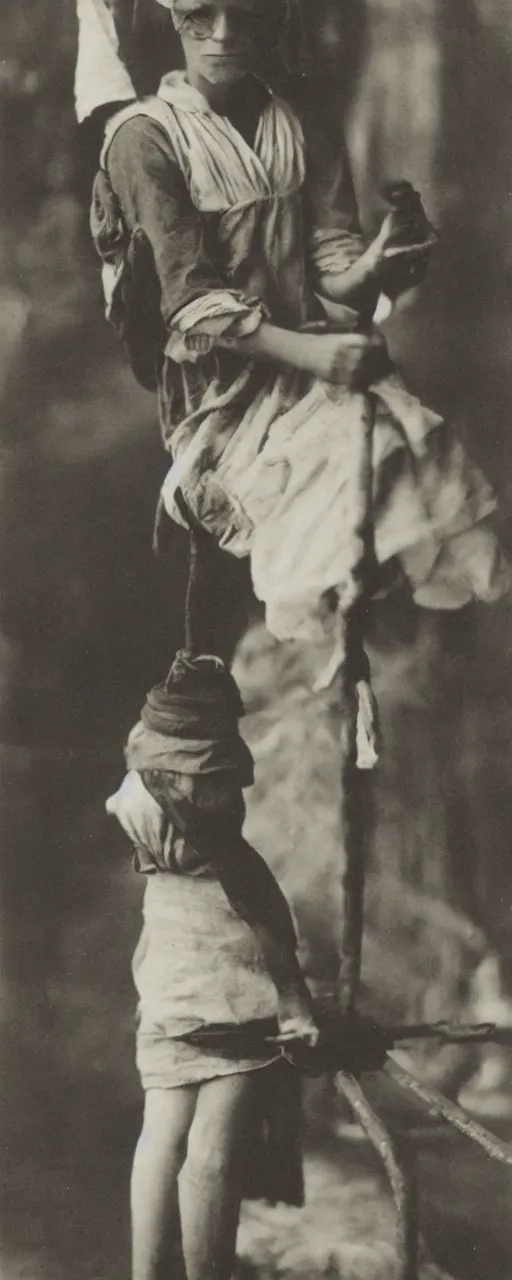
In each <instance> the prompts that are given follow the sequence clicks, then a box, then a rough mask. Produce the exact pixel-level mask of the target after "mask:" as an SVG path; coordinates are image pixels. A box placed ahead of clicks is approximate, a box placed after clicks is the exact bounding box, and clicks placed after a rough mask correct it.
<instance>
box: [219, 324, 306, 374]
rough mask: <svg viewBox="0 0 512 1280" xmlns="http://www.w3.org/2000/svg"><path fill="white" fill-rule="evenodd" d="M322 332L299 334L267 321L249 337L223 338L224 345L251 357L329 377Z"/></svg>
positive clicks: (221, 345) (222, 344) (222, 343)
mask: <svg viewBox="0 0 512 1280" xmlns="http://www.w3.org/2000/svg"><path fill="white" fill-rule="evenodd" d="M321 341H322V340H321V338H319V335H318V334H311V333H295V332H293V330H291V329H280V328H278V327H277V326H276V325H274V324H270V323H269V322H268V321H266V320H264V321H263V323H262V324H260V326H259V328H258V329H256V331H255V333H252V334H250V335H249V337H247V338H221V339H220V341H219V346H220V347H225V348H226V349H227V350H229V351H236V352H237V353H238V354H239V355H241V356H246V358H247V359H248V360H263V361H265V362H268V363H270V364H280V365H286V366H287V367H288V368H292V369H297V370H299V371H300V372H302V373H311V374H313V375H314V376H316V377H319V378H327V377H328V367H327V362H326V360H325V358H324V353H323V350H322V346H321Z"/></svg>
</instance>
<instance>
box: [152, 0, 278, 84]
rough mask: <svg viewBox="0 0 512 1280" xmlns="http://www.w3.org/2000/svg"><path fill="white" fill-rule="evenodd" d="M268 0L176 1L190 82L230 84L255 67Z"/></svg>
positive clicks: (175, 15)
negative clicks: (203, 81)
mask: <svg viewBox="0 0 512 1280" xmlns="http://www.w3.org/2000/svg"><path fill="white" fill-rule="evenodd" d="M267 11H268V17H269V18H270V5H268V4H265V0H175V3H174V4H173V7H172V16H173V21H174V25H175V27H176V29H177V31H178V33H179V36H180V40H181V43H182V46H183V53H184V55H185V62H186V66H187V72H188V77H189V80H190V81H191V83H193V82H194V81H196V82H197V81H199V82H200V81H201V80H206V81H207V82H208V83H209V84H212V85H227V84H230V83H233V82H235V81H236V80H241V79H242V78H243V77H244V76H246V75H249V74H250V73H251V72H253V71H255V70H256V67H257V64H258V61H259V58H260V54H261V49H262V43H263V39H262V34H263V31H264V14H266V13H267Z"/></svg>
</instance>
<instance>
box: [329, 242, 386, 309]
mask: <svg viewBox="0 0 512 1280" xmlns="http://www.w3.org/2000/svg"><path fill="white" fill-rule="evenodd" d="M321 292H322V295H323V296H325V297H326V298H329V300H330V301H331V302H339V303H346V304H348V305H349V306H350V305H355V306H356V307H357V308H359V307H360V306H363V307H364V308H365V309H366V307H367V306H368V305H369V303H370V302H371V300H372V298H373V299H374V300H376V298H377V295H378V293H379V280H378V271H377V264H376V261H375V254H374V253H373V251H372V247H371V246H369V247H368V249H365V251H364V253H362V254H361V256H360V257H359V258H356V261H355V262H352V263H351V265H350V266H349V267H346V269H345V270H344V271H340V272H339V273H338V274H334V273H333V274H332V275H325V276H324V277H323V279H322V289H321Z"/></svg>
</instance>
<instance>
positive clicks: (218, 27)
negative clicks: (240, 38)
mask: <svg viewBox="0 0 512 1280" xmlns="http://www.w3.org/2000/svg"><path fill="white" fill-rule="evenodd" d="M212 36H213V38H214V40H218V41H219V42H221V43H222V44H226V43H227V41H229V40H231V39H232V38H233V31H232V24H231V22H230V19H229V14H227V13H226V12H225V11H223V10H221V11H220V12H217V13H216V14H215V21H214V24H213V30H212Z"/></svg>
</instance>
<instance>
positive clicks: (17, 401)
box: [0, 0, 512, 1280]
mask: <svg viewBox="0 0 512 1280" xmlns="http://www.w3.org/2000/svg"><path fill="white" fill-rule="evenodd" d="M314 8H315V17H316V18H317V19H318V25H317V36H316V58H317V61H318V66H319V67H320V69H321V79H322V82H323V85H324V89H325V88H326V87H327V88H326V92H327V93H328V97H329V102H330V105H331V106H333V107H334V109H335V111H336V112H339V114H340V115H343V116H344V119H345V126H346V131H347V138H348V142H349V147H350V151H351V155H352V160H353V166H354V174H355V181H356V187H357V191H358V195H359V198H360V202H361V210H362V215H363V221H364V223H365V225H366V227H367V228H368V230H369V231H370V230H371V229H372V228H373V227H374V225H375V220H376V218H377V217H378V211H379V202H378V192H379V187H380V185H381V183H382V182H383V181H384V180H386V179H390V178H395V177H407V178H410V179H411V180H412V181H413V182H414V183H415V184H416V185H417V186H418V187H419V189H420V190H421V192H422V194H423V198H424V202H425V205H426V207H427V210H428V213H429V215H430V217H431V219H432V221H433V222H434V223H435V224H436V226H437V227H438V228H439V231H440V244H439V248H438V250H437V253H436V255H435V258H434V260H433V263H432V266H431V268H430V272H429V274H428V277H427V280H426V283H425V284H424V286H423V288H422V290H421V292H419V293H417V294H414V295H410V296H409V297H408V298H407V299H406V300H405V302H403V303H402V304H401V305H400V307H399V308H398V309H397V311H396V313H395V314H394V316H393V318H392V319H391V320H390V321H388V323H387V326H386V331H387V336H388V339H389V342H390V346H391V350H392V353H393V355H394V356H395V358H396V359H397V361H398V363H399V365H400V367H401V369H402V371H403V372H404V374H405V376H406V378H407V380H408V383H409V385H410V386H411V388H412V389H413V390H414V391H416V392H418V393H419V394H420V395H421V396H422V397H423V398H424V399H425V400H426V401H427V403H429V404H430V405H432V407H434V408H435V409H437V410H440V411H441V412H442V413H444V414H446V415H449V416H450V418H451V419H452V420H453V422H454V424H455V426H456V428H457V430H458V431H459V432H460V433H461V435H462V436H463V437H464V438H465V439H466V441H467V443H468V444H469V446H470V448H471V450H472V452H473V453H474V455H475V456H476V457H477V459H478V460H479V461H480V462H481V463H482V464H483V465H484V467H485V469H486V471H487V473H488V474H489V476H490V478H491V479H492V480H493V482H494V483H495V485H496V487H497V490H498V493H499V497H500V501H501V510H502V527H503V535H504V538H505V539H506V540H507V541H508V542H509V543H510V541H511V533H512V527H511V518H512V476H511V475H510V470H512V465H511V464H512V437H511V431H510V423H511V418H512V194H511V193H512V11H511V9H510V5H509V2H508V0H337V2H336V0H322V4H319V5H315V7H314ZM0 47H1V61H0V111H1V116H0V150H1V173H2V180H1V187H0V265H1V271H0V401H1V433H2V435H1V439H2V444H1V455H0V460H1V481H0V483H1V512H0V524H1V532H2V538H1V548H2V549H1V553H0V554H1V562H0V563H1V588H0V595H1V630H0V645H1V669H0V690H1V708H2V732H1V742H0V759H1V798H0V803H1V810H2V819H1V831H2V835H1V844H2V850H1V855H2V856H1V862H0V878H1V911H2V975H1V981H2V988H1V1017H2V1028H3V1044H4V1047H3V1050H2V1116H1V1122H0V1123H1V1138H2V1148H3V1151H4V1159H3V1177H4V1184H3V1193H2V1194H3V1207H2V1211H1V1213H0V1218H1V1222H2V1228H1V1229H2V1237H3V1238H2V1249H3V1258H4V1261H3V1268H4V1269H3V1270H2V1275H4V1274H5V1277H6V1280H36V1277H37V1280H39V1278H42V1280H46V1278H47V1277H48V1280H61V1277H62V1280H63V1278H64V1277H66V1280H69V1278H70V1277H71V1278H72V1280H121V1278H122V1277H125V1276H126V1275H127V1274H128V1263H127V1256H128V1254H127V1207H126V1206H127V1182H128V1175H129V1162H130V1153H131V1148H132V1145H133V1141H134V1137H135V1134H136V1130H137V1123H138V1115H139V1109H140V1096H139V1089H138V1082H137V1079H136V1075H135V1070H134V1066H133V1018H134V994H133V990H132V986H131V977H130V955H131V951H132V949H133V946H134V944H135V941H136V937H137V931H138V928H139V914H140V902H141V885H140V882H139V881H138V880H137V878H136V877H135V876H134V874H133V873H132V871H131V868H130V859H129V854H128V851H127V849H126V846H125V844H124V842H123V840H122V838H121V836H120V835H118V833H117V832H116V831H115V830H114V829H113V828H112V827H111V826H110V825H109V822H108V820H107V818H106V816H105V812H104V799H105V797H106V796H107V795H108V794H109V791H110V790H111V789H112V785H113V784H115V783H116V781H117V780H118V779H119V777H120V776H121V771H122V755H121V747H122V742H123V739H124V736H125V734H126V731H127V729H128V728H129V726H130V724H131V723H132V721H133V719H134V717H135V715H136V714H137V711H138V708H139V705H140V702H141V698H142V696H143V694H144V693H145V691H146V688H147V687H149V685H150V684H152V683H153V682H154V680H155V678H160V677H161V675H162V673H163V672H164V670H165V668H166V665H168V662H169V659H170V656H171V655H172V650H173V647H174V646H175V645H176V644H177V643H179V642H180V639H181V621H180V613H181V605H182V599H183V586H184V574H185V570H186V544H185V543H184V541H183V540H182V539H181V537H180V536H179V535H177V540H176V542H175V544H174V549H173V550H172V552H171V554H170V557H169V558H167V559H165V560H164V561H160V562H159V561H156V560H155V559H154V557H153V555H152V551H151V534H152V522H153V513H154V507H155V499H156V495H157V491H158V486H159V481H160V479H161V478H162V477H163V474H164V473H165V469H166V459H165V456H164V454H163V452H162V449H161V446H160V442H159V435H158V428H157V422H156V410H155V403H154V400H153V398H152V397H151V396H150V395H149V394H147V393H145V392H143V391H142V390H141V389H140V388H138V387H137V385H136V383H135V382H134V380H133V377H132V375H131V373H130V371H129V369H128V367H127V365H126V363H125V360H124V357H123V354H122V352H121V351H120V349H119V347H118V345H117V341H116V339H115V337H114V336H113V335H112V334H111V333H110V332H109V330H108V328H107V326H106V324H105V322H104V320H103V315H102V300H101V290H100V278H99V269H98V264H97V262H96V260H95V257H94V253H93V250H92V248H91V246H90V243H89V237H88V224H87V202H88V194H89V189H90V184H91V180H92V177H93V174H94V169H95V163H96V159H97V153H98V146H99V136H98V133H97V131H96V130H95V128H94V127H93V126H92V125H87V124H86V125H84V126H82V127H81V128H80V129H78V127H77V125H76V123H75V120H74V112H73V92H72V84H73V70H74V61H75V56H76V23H75V13H74V3H73V0H3V3H2V10H1V14H0ZM235 589H236V590H238V591H239V592H240V594H241V596H242V594H243V593H246V586H245V579H244V575H243V573H239V572H238V570H233V577H232V579H230V582H229V583H228V584H227V586H226V587H225V589H224V597H223V594H222V587H221V585H220V584H219V596H218V601H217V603H218V607H219V608H222V607H223V604H224V606H225V607H227V605H228V603H229V601H230V600H231V599H232V596H233V591H234V590H235ZM243 598H244V600H245V599H246V594H244V596H243ZM243 615H244V609H243V608H242V607H241V609H240V619H242V618H243ZM247 621H249V622H250V623H251V630H250V631H249V634H248V635H247V636H246V637H245V639H243V640H242V642H241V646H240V648H239V652H238V655H237V658H236V663H237V675H238V677H239V680H240V683H241V685H242V687H243V690H244V694H245V699H246V704H247V707H248V716H247V721H246V727H247V735H248V737H249V740H250V742H251V745H252V746H253V750H254V753H255V756H256V762H257V778H258V781H257V786H256V788H255V789H254V794H253V796H252V799H251V801H250V808H249V826H250V830H251V832H252V835H253V836H254V838H255V840H257V841H258V843H259V846H260V848H261V849H262V851H263V852H264V853H265V854H266V856H268V858H269V859H270V861H271V862H272V863H273V865H274V866H275V868H276V870H277V872H278V874H279V875H280V877H281V878H282V881H283V883H284V886H285V888H286V889H287V890H288V892H289V894H290V896H291V897H292V899H293V902H294V905H295V909H296V912H297V915H298V918H299V922H300V925H301V931H302V934H303V938H304V958H305V962H306V963H307V965H308V970H309V972H310V974H311V975H312V976H313V978H315V979H316V980H317V981H320V982H323V981H324V980H325V981H327V980H328V979H329V978H330V977H331V976H332V975H333V973H334V972H335V968H336V938H337V929H338V926H339V920H338V912H339V894H338V889H337V883H338V870H339V856H340V854H339V830H338V821H337V787H338V781H337V776H336V775H337V766H336V756H335V742H334V739H332V740H331V739H329V736H328V735H327V736H326V733H325V726H324V724H323V722H321V721H320V720H319V719H318V717H317V715H316V711H315V706H314V704H313V703H312V702H311V699H310V698H308V695H307V677H308V655H307V654H306V653H304V652H303V651H300V652H299V651H298V650H296V649H294V648H293V646H283V647H279V646H278V645H277V644H275V643H274V642H273V641H272V639H271V638H270V637H269V636H268V635H267V634H266V633H265V631H264V629H263V628H262V626H261V623H260V622H259V621H258V618H257V614H256V613H255V612H254V610H253V608H252V606H251V604H250V601H249V602H248V611H247ZM368 641H369V647H370V652H371V656H372V665H373V669H374V673H375V685H376V691H377V693H378V696H379V700H380V704H381V710H382V718H383V724H384V731H385V751H384V755H383V759H382V763H381V766H380V769H379V776H378V783H377V798H376V801H377V803H376V807H377V827H376V834H375V841H374V849H373V854H372V860H371V865H370V868H369V884H368V895H367V917H368V918H367V931H366V940H365V953H364V955H365V959H364V967H363V991H362V1000H363V1004H364V1007H365V1008H366V1009H367V1010H368V1011H370V1012H372V1013H374V1014H375V1015H377V1016H379V1017H382V1018H383V1019H385V1020H390V1019H393V1020H395V1021H396V1020H403V1019H406V1018H407V1019H412V1020H420V1019H423V1018H428V1019H436V1018H439V1017H441V1016H451V1017H455V1018H457V1017H458V1018H469V1019H474V1020H482V1019H484V1020H487V1019H491V1020H498V1021H504V1022H512V930H511V923H512V922H511V904H512V861H511V856H510V849H511V839H510V829H511V825H512V794H511V788H510V783H509V778H510V773H511V767H512V701H511V694H512V662H511V659H512V609H511V607H510V605H509V604H506V603H505V604H502V605H500V606H498V607H495V608H494V609H492V610H484V609H483V608H482V609H480V608H475V609H473V608H469V609H466V610H464V611H463V613H462V614H460V615H457V616H454V617H448V616H443V617H435V616H432V615H430V614H422V615H421V616H420V615H419V614H418V613H417V612H416V611H415V610H413V609H411V607H410V606H409V604H408V603H407V602H406V601H405V600H397V601H395V602H394V603H392V604H390V603H389V602H388V603H386V604H380V605H378V606H377V605H376V606H375V607H374V608H372V612H371V614H370V615H369V618H368ZM414 1065H415V1069H416V1070H417V1071H419V1072H421V1073H422V1074H423V1075H424V1076H425V1078H428V1079H430V1080H433V1081H434V1082H437V1083H439V1084H440V1085H441V1086H442V1087H443V1088H445V1089H446V1090H447V1091H448V1092H449V1093H450V1096H452V1097H457V1096H458V1097H460V1099H461V1100H462V1101H465V1102H466V1104H467V1105H468V1107H470V1108H471V1109H472V1110H473V1112H475V1113H477V1114H482V1115H484V1116H485V1117H486V1118H487V1123H489V1124H490V1125H491V1126H494V1127H495V1128H496V1130H497V1131H500V1132H504V1133H506V1132H507V1131H508V1132H510V1129H511V1124H512V1083H511V1071H512V1055H509V1056H508V1058H507V1055H506V1053H505V1052H504V1051H498V1050H486V1051H483V1050H481V1051H478V1052H477V1051H475V1050H473V1051H471V1052H470V1051H468V1050H461V1049H457V1050H450V1051H448V1050H444V1051H443V1053H435V1054H434V1053H433V1052H432V1051H431V1050H430V1051H429V1052H428V1053H427V1052H425V1053H424V1054H423V1056H418V1055H416V1059H415V1063H414ZM310 1094H311V1096H310V1097H309V1100H308V1107H307V1126H306V1140H307V1146H308V1152H309V1155H308V1159H309V1164H308V1170H309V1173H308V1178H309V1183H308V1185H309V1188H310V1206H309V1209H308V1210H307V1211H306V1214H305V1215H304V1214H303V1215H302V1217H300V1215H299V1218H297V1217H295V1218H293V1223H292V1219H291V1218H288V1217H286V1214H284V1217H283V1214H281V1216H279V1211H276V1214H274V1216H272V1214H267V1215H266V1216H265V1212H264V1211H263V1210H262V1211H261V1214H260V1215H259V1216H258V1213H257V1212H256V1210H254V1209H252V1210H248V1213H247V1217H246V1219H245V1220H244V1228H243V1233H242V1247H243V1250H244V1262H243V1268H244V1270H243V1274H244V1276H250V1275H258V1276H263V1275H265V1276H270V1275H272V1274H274V1273H275V1272H276V1271H277V1270H280V1273H281V1274H284V1275H289V1276H290V1277H291V1276H294V1277H296V1276H299V1275H303V1276H305V1275H308V1276H309V1275H321V1274H325V1275H329V1276H331V1277H335V1276H340V1277H341V1278H343V1277H348V1276H350V1277H357V1278H358V1280H359V1278H362V1277H364V1278H365V1280H370V1278H371V1277H373V1278H374V1280H377V1278H379V1280H380V1278H381V1277H390V1276H391V1275H392V1274H393V1271H392V1260H391V1261H390V1258H391V1254H390V1253H389V1249H390V1246H389V1244H386V1241H387V1240H388V1239H389V1221H388V1219H389V1213H388V1210H387V1207H386V1200H385V1197H384V1192H383V1188H382V1184H381V1182H380V1180H379V1176H378V1174H377V1172H376V1170H375V1167H374V1164H373V1162H372V1161H371V1160H370V1158H369V1156H368V1155H367V1154H366V1152H365V1151H364V1150H363V1147H362V1144H361V1143H360V1142H358V1141H357V1134H355V1133H354V1131H353V1130H352V1129H351V1128H350V1126H349V1127H348V1128H347V1126H346V1117H345V1116H344V1115H343V1114H342V1113H341V1112H340V1113H338V1112H336V1108H335V1106H334V1103H333V1101H332V1099H331V1098H330V1095H329V1094H328V1091H327V1090H324V1091H322V1088H321V1087H320V1086H319V1087H318V1088H317V1089H316V1090H314V1089H312V1090H310ZM381 1103H382V1105H383V1106H384V1108H387V1109H388V1111H389V1114H390V1116H391V1117H392V1119H393V1122H394V1123H397V1122H398V1123H401V1124H403V1125H404V1126H405V1128H406V1129H408V1130H410V1132H411V1142H412V1141H413V1138H414V1141H415V1142H417V1144H418V1150H419V1164H420V1181H421V1187H422V1193H423V1201H422V1203H423V1211H422V1225H423V1230H424V1234H425V1237H426V1239H427V1243H428V1246H429V1248H430V1250H431V1253H432V1255H433V1256H434V1257H435V1259H436V1260H437V1263H438V1265H439V1266H440V1267H443V1268H446V1270H447V1271H449V1272H450V1274H451V1275H453V1276H455V1277H457V1278H460V1280H480V1277H483V1276H484V1275H485V1277H486V1280H506V1277H510V1276H512V1227H511V1225H510V1212H509V1210H507V1203H508V1205H510V1193H511V1189H512V1186H511V1177H510V1172H508V1173H507V1170H503V1169H502V1168H500V1167H498V1166H493V1165H491V1163H490V1161H488V1160H487V1159H486V1158H485V1157H484V1156H483V1155H482V1156H481V1157H480V1155H478V1154H477V1153H476V1149H475V1151H473V1149H471V1148H470V1147H469V1145H468V1144H467V1143H466V1142H465V1140H464V1139H462V1138H457V1137H455V1136H453V1137H446V1136H445V1137H443V1136H442V1135H440V1134H439V1133H438V1132H437V1131H436V1132H435V1133H434V1132H430V1131H429V1130H428V1128H426V1127H425V1128H424V1129H422V1127H421V1126H422V1123H423V1122H422V1117H421V1115H420V1114H419V1113H415V1114H414V1116H411V1114H409V1113H408V1114H406V1113H405V1112H403V1109H401V1106H400V1104H399V1102H398V1101H397V1098H396V1097H395V1096H393V1097H392V1098H391V1097H389V1098H384V1099H381ZM418 1126H419V1136H418V1134H417V1132H416V1131H417V1129H418ZM283 1212H284V1211H283ZM276 1215H277V1216H276ZM369 1223H371V1224H372V1225H371V1226H369ZM292 1226H293V1230H292ZM290 1232H291V1233H292V1235H293V1240H294V1242H295V1245H296V1242H297V1239H298V1238H299V1236H300V1239H301V1240H302V1246H301V1247H302V1253H301V1251H300V1249H299V1250H298V1252H297V1248H296V1251H295V1254H294V1255H293V1256H292V1255H291V1254H289V1252H287V1250H289V1243H290ZM297 1233H298V1234H297ZM301 1233H302V1234H301ZM340 1233H341V1237H340ZM381 1239H382V1247H381V1244H380V1243H379V1242H380V1241H381ZM372 1242H373V1243H374V1244H375V1249H373V1245H372ZM338 1246H339V1247H338ZM365 1249H366V1252H365ZM347 1250H348V1252H347ZM344 1268H345V1269H344ZM350 1268H352V1269H350ZM372 1268H373V1269H372ZM386 1268H387V1269H386ZM427 1274H430V1275H431V1276H432V1277H433V1276H434V1274H435V1275H441V1272H440V1271H434V1270H432V1271H431V1272H428V1273H427V1272H425V1275H427Z"/></svg>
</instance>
